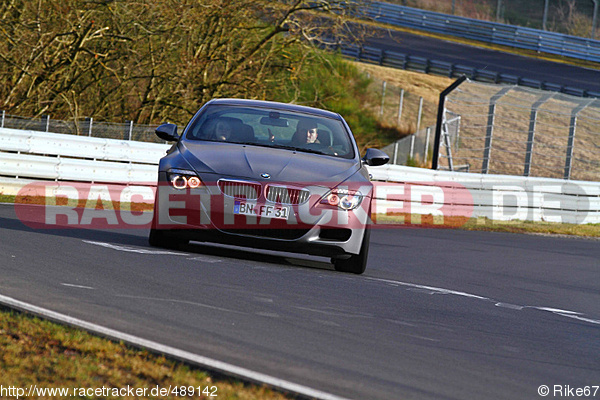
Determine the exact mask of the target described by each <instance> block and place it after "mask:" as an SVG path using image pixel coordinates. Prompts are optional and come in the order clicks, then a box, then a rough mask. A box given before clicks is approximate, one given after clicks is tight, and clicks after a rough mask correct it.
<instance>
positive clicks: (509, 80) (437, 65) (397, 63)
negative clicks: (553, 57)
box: [330, 44, 600, 97]
mask: <svg viewBox="0 0 600 400" xmlns="http://www.w3.org/2000/svg"><path fill="white" fill-rule="evenodd" d="M330 48H331V47H330ZM331 49H333V50H339V51H340V52H341V54H342V55H343V56H345V57H347V58H352V59H354V60H356V61H361V62H366V63H372V64H377V65H382V66H385V67H392V68H399V69H405V70H408V71H416V72H422V73H426V74H435V75H442V76H447V77H449V78H458V77H460V76H463V75H464V76H466V77H467V78H469V79H471V80H473V81H479V82H487V83H505V84H513V85H519V86H525V87H530V88H534V89H542V90H549V91H553V92H561V93H566V94H569V95H571V96H578V97H600V92H596V91H591V90H584V89H580V88H575V87H571V86H564V85H559V84H556V83H552V82H546V81H540V80H536V79H529V78H523V77H520V76H516V75H510V74H501V73H498V72H494V71H489V70H487V69H485V70H484V69H477V68H473V67H469V66H467V65H461V64H453V63H449V62H445V61H439V60H432V59H429V58H424V57H416V56H411V55H409V54H404V53H398V52H393V51H387V50H383V49H379V48H376V47H369V46H357V45H352V44H341V45H336V46H335V47H333V48H331Z"/></svg>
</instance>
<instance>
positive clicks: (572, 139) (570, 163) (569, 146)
mask: <svg viewBox="0 0 600 400" xmlns="http://www.w3.org/2000/svg"><path fill="white" fill-rule="evenodd" d="M594 101H596V100H595V99H592V100H589V101H587V102H586V103H585V104H580V105H578V106H577V107H575V108H574V109H573V111H571V124H570V125H569V142H568V144H567V157H566V159H565V174H564V178H565V179H571V167H572V166H573V145H574V143H575V132H576V131H577V116H578V114H579V113H580V112H581V111H582V110H583V109H584V108H586V107H587V106H589V105H590V104H592V103H593V102H594Z"/></svg>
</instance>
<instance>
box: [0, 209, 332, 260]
mask: <svg viewBox="0 0 600 400" xmlns="http://www.w3.org/2000/svg"><path fill="white" fill-rule="evenodd" d="M1 230H13V231H22V232H35V233H36V234H43V235H53V236H60V237H65V238H75V239H81V240H90V241H95V242H105V243H110V244H115V245H120V246H135V247H141V248H154V247H150V245H149V244H148V229H128V230H123V229H121V230H118V229H112V230H103V229H82V228H69V229H65V228H57V229H35V228H32V227H30V226H27V225H26V224H24V223H23V222H21V221H20V220H19V219H16V218H5V217H0V231H1ZM176 250H177V251H181V252H185V253H191V254H198V255H207V256H215V257H219V258H226V259H232V260H244V261H255V262H260V263H265V264H271V265H279V266H294V267H304V268H310V269H320V270H333V265H332V264H331V263H329V262H328V260H327V259H325V258H323V257H311V256H304V255H300V254H293V253H282V252H276V251H270V250H255V249H252V248H240V247H237V246H227V245H218V244H212V243H211V244H205V243H200V242H190V243H189V244H187V245H184V246H180V247H178V248H177V249H176Z"/></svg>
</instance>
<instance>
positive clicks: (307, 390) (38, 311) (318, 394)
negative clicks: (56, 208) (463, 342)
mask: <svg viewBox="0 0 600 400" xmlns="http://www.w3.org/2000/svg"><path fill="white" fill-rule="evenodd" d="M0 303H2V304H4V305H7V306H9V307H12V308H15V309H17V310H21V311H26V312H29V313H32V314H35V315H38V316H42V317H45V318H50V319H54V320H57V321H61V322H63V323H65V324H68V325H72V326H76V327H79V328H83V329H85V330H88V331H91V332H94V333H96V334H99V335H102V336H107V337H109V338H112V339H116V340H122V341H124V342H127V343H130V344H133V345H135V346H139V347H145V348H147V349H150V350H154V351H156V352H158V353H164V354H168V355H170V356H172V357H175V358H179V359H182V360H184V361H188V362H191V363H194V364H197V365H201V366H205V367H208V368H211V369H214V370H217V371H221V372H223V373H226V374H228V375H230V376H238V377H242V378H244V379H249V380H251V381H255V382H260V383H264V384H266V385H270V386H274V387H277V388H280V389H283V390H286V391H290V392H293V393H299V394H301V395H303V396H307V397H313V398H315V399H322V400H348V399H346V398H344V397H340V396H336V395H333V394H330V393H327V392H323V391H320V390H317V389H313V388H311V387H308V386H304V385H300V384H297V383H294V382H290V381H286V380H284V379H280V378H277V377H274V376H271V375H266V374H263V373H260V372H256V371H253V370H251V369H247V368H243V367H238V366H237V365H233V364H229V363H226V362H223V361H219V360H215V359H214V358H208V357H204V356H201V355H198V354H194V353H190V352H188V351H185V350H180V349H177V348H175V347H171V346H166V345H163V344H160V343H158V342H153V341H151V340H146V339H143V338H140V337H138V336H134V335H130V334H127V333H124V332H121V331H117V330H114V329H110V328H105V327H103V326H101V325H96V324H93V323H90V322H87V321H83V320H81V319H77V318H73V317H69V316H68V315H64V314H60V313H57V312H55V311H51V310H48V309H47V308H42V307H38V306H34V305H33V304H29V303H25V302H22V301H19V300H16V299H13V298H11V297H7V296H3V295H1V294H0Z"/></svg>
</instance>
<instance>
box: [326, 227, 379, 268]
mask: <svg viewBox="0 0 600 400" xmlns="http://www.w3.org/2000/svg"><path fill="white" fill-rule="evenodd" d="M370 238H371V229H369V228H365V235H364V236H363V241H362V244H361V245H360V253H358V254H352V255H351V256H350V258H346V259H334V260H333V266H334V267H335V270H336V271H339V272H349V273H352V274H357V275H360V274H362V273H363V272H365V269H366V268H367V259H368V257H369V241H370Z"/></svg>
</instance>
